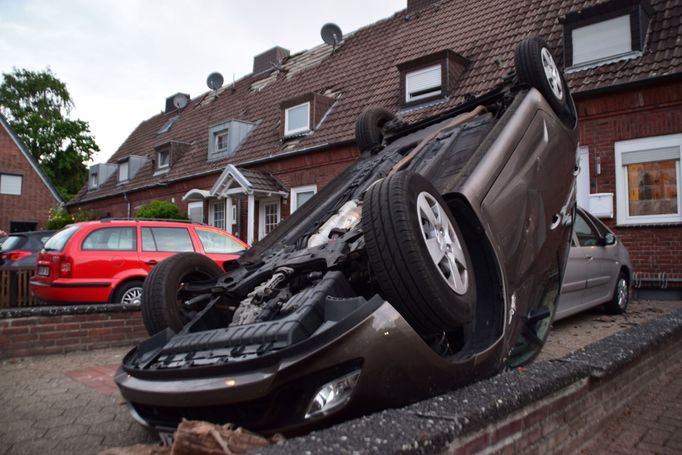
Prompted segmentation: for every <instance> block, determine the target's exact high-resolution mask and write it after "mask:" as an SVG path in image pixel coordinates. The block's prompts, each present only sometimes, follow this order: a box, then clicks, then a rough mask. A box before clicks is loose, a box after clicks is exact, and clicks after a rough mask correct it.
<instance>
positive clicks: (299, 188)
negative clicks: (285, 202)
mask: <svg viewBox="0 0 682 455" xmlns="http://www.w3.org/2000/svg"><path fill="white" fill-rule="evenodd" d="M309 191H312V192H313V195H315V194H317V185H303V186H295V187H293V188H291V197H290V199H289V200H290V201H291V206H290V208H289V213H290V214H291V213H294V212H295V211H296V209H297V208H298V205H297V200H296V196H297V195H298V193H307V192H309Z"/></svg>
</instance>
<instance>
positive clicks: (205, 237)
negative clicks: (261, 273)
mask: <svg viewBox="0 0 682 455" xmlns="http://www.w3.org/2000/svg"><path fill="white" fill-rule="evenodd" d="M197 235H198V236H199V240H201V244H202V245H203V246H204V251H205V252H206V253H222V254H236V253H242V252H244V250H246V247H245V246H244V245H243V244H241V243H239V242H237V241H236V240H235V239H233V238H232V237H230V236H229V235H227V234H223V233H222V232H218V231H214V230H212V229H201V228H197Z"/></svg>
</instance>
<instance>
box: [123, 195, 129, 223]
mask: <svg viewBox="0 0 682 455" xmlns="http://www.w3.org/2000/svg"><path fill="white" fill-rule="evenodd" d="M123 199H125V200H126V202H127V203H128V215H127V218H130V201H129V200H128V193H123Z"/></svg>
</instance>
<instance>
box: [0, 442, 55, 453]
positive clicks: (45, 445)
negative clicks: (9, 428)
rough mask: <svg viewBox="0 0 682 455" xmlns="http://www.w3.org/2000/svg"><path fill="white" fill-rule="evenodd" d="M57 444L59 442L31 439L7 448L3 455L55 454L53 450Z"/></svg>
mask: <svg viewBox="0 0 682 455" xmlns="http://www.w3.org/2000/svg"><path fill="white" fill-rule="evenodd" d="M58 442H59V441H56V440H53V439H33V440H30V441H22V442H18V443H16V444H14V445H12V446H11V447H9V448H8V450H7V452H5V454H7V455H24V454H26V455H30V454H51V453H55V450H54V448H55V446H56V445H57V443H58ZM0 453H1V452H0Z"/></svg>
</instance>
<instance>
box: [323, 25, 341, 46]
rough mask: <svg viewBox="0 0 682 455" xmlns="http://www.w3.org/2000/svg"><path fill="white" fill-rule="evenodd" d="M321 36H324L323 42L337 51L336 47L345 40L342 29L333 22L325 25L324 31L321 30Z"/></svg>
mask: <svg viewBox="0 0 682 455" xmlns="http://www.w3.org/2000/svg"><path fill="white" fill-rule="evenodd" d="M320 35H322V41H324V42H325V43H327V44H329V45H330V46H332V47H333V48H334V49H336V45H337V44H339V43H340V42H341V40H342V39H343V33H341V27H339V26H338V25H336V24H332V23H331V22H329V23H327V24H324V25H323V26H322V30H320Z"/></svg>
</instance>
